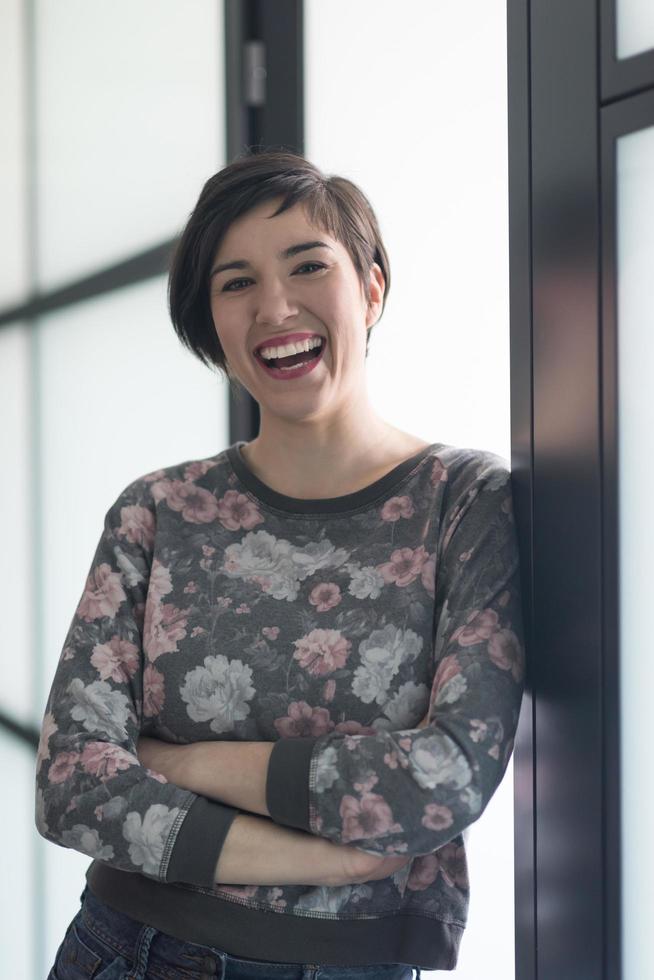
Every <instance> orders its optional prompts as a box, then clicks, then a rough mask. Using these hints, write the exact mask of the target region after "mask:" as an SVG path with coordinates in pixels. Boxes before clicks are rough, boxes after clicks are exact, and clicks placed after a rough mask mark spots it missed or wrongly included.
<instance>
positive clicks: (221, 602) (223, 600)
mask: <svg viewBox="0 0 654 980" xmlns="http://www.w3.org/2000/svg"><path fill="white" fill-rule="evenodd" d="M233 601H234V600H233V599H230V597H229V596H225V595H219V596H218V598H217V599H216V605H217V606H220V608H221V609H229V607H230V606H231V604H232V602H233Z"/></svg>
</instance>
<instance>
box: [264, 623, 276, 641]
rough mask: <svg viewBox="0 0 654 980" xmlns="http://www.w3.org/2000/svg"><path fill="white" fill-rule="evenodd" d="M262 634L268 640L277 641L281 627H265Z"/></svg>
mask: <svg viewBox="0 0 654 980" xmlns="http://www.w3.org/2000/svg"><path fill="white" fill-rule="evenodd" d="M261 632H262V633H263V635H264V636H265V638H266V639H267V640H276V639H277V637H278V636H279V626H264V627H263V628H262V630H261Z"/></svg>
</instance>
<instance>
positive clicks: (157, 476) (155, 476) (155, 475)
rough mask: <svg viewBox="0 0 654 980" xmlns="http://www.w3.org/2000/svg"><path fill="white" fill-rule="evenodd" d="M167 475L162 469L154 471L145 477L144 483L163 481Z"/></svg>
mask: <svg viewBox="0 0 654 980" xmlns="http://www.w3.org/2000/svg"><path fill="white" fill-rule="evenodd" d="M165 475H166V471H165V470H162V469H159V470H153V471H152V473H147V474H146V475H145V476H144V477H143V481H144V483H154V481H155V480H161V479H163V477H165Z"/></svg>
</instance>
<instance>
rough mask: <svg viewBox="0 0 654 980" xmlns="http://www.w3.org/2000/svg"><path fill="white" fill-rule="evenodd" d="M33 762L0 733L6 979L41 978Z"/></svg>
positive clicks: (0, 926) (0, 939)
mask: <svg viewBox="0 0 654 980" xmlns="http://www.w3.org/2000/svg"><path fill="white" fill-rule="evenodd" d="M34 762H35V756H34V753H33V752H32V750H31V749H30V748H28V747H26V746H24V745H23V743H21V742H18V741H16V740H15V739H13V738H11V737H9V736H7V735H6V734H4V733H2V732H0V772H1V773H2V781H3V783H4V785H5V787H11V791H10V792H8V793H6V794H5V799H4V804H3V807H2V841H3V846H2V848H0V878H1V880H2V888H1V889H0V950H1V952H0V963H1V964H2V976H3V977H16V978H18V977H25V978H28V980H29V978H36V977H39V976H45V974H44V973H40V972H39V970H38V963H37V957H38V947H39V940H38V937H37V938H36V941H35V934H34V933H35V930H34V926H35V922H34V904H33V902H34V896H35V881H36V879H35V875H34V867H35V866H34V853H35V852H34V844H35V839H37V838H38V832H37V830H36V824H35V821H34Z"/></svg>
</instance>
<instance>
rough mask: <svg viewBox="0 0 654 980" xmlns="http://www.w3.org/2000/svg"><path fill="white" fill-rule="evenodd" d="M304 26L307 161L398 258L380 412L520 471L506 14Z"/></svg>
mask: <svg viewBox="0 0 654 980" xmlns="http://www.w3.org/2000/svg"><path fill="white" fill-rule="evenodd" d="M305 23H306V26H305V46H306V54H305V64H304V71H305V80H306V103H305V104H306V148H307V154H308V156H309V157H310V159H311V160H314V161H315V163H316V164H317V165H318V166H319V167H321V168H322V169H323V170H325V171H327V172H328V173H339V174H342V175H343V176H345V177H349V178H350V179H351V180H354V181H355V182H356V183H358V184H360V186H361V187H362V189H363V190H364V192H365V193H366V194H367V195H368V197H369V198H370V199H371V203H372V206H373V208H374V209H375V211H376V213H377V216H378V218H379V221H380V224H381V230H382V234H383V236H384V241H385V243H386V247H387V250H388V252H389V255H390V263H391V271H392V288H391V291H390V294H389V298H388V302H387V304H386V309H385V312H384V315H383V317H382V319H381V321H380V322H379V323H378V324H377V325H376V326H375V327H373V331H372V337H371V340H370V348H369V356H368V365H369V369H368V375H369V378H368V380H369V390H370V396H371V399H372V401H373V403H374V405H375V408H376V409H377V411H378V412H379V413H380V414H381V415H382V416H385V414H386V413H387V414H388V415H390V416H391V419H390V421H392V423H393V424H394V425H397V426H398V427H399V428H401V429H405V430H408V431H412V432H414V433H415V434H416V435H418V436H420V437H421V438H424V439H426V440H427V441H430V442H431V441H434V442H436V441H441V442H449V443H452V444H454V445H460V446H479V447H484V448H487V449H491V450H493V451H495V452H497V453H499V454H500V455H501V456H503V457H505V458H507V459H508V458H509V456H510V397H509V377H510V375H509V218H508V156H507V153H508V151H507V88H506V86H507V80H506V64H507V61H506V3H504V2H499V0H495V2H493V3H489V2H488V0H472V2H470V3H465V4H456V3H433V4H428V3H424V2H422V0H407V2H406V3H404V4H403V5H402V9H401V12H400V8H399V7H398V4H397V3H396V2H395V0H359V2H357V3H350V2H349V0H331V2H330V3H322V2H321V0H307V2H306V4H305ZM343 24H347V25H348V29H347V30H346V31H344V30H343ZM417 24H419V25H420V29H419V30H416V25H417ZM362 37H365V38H366V43H365V45H363V46H362V44H361V38H362ZM443 38H447V43H446V44H443V43H441V41H442V39H443ZM439 39H440V40H439ZM436 51H437V54H438V56H437V57H435V52H436ZM334 52H338V65H339V70H338V71H337V72H335V71H334ZM373 80H374V81H373ZM453 80H454V82H455V85H456V97H453V94H452V92H453V88H452V86H453V84H454V82H453ZM362 106H365V111H362ZM429 120H434V123H433V125H429ZM416 133H420V142H419V146H417V147H416V149H415V150H414V149H413V147H414V143H415V138H416ZM480 154H481V156H482V157H483V166H480ZM471 270H472V272H473V275H474V282H475V288H474V289H471V288H470V277H471ZM464 352H465V353H464ZM453 366H456V368H457V369H456V370H455V369H453ZM407 378H411V382H410V384H409V383H408V382H407V381H406V380H405V379H407ZM452 406H456V410H453V409H452ZM503 980H507V978H506V974H505V975H504V977H503Z"/></svg>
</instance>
